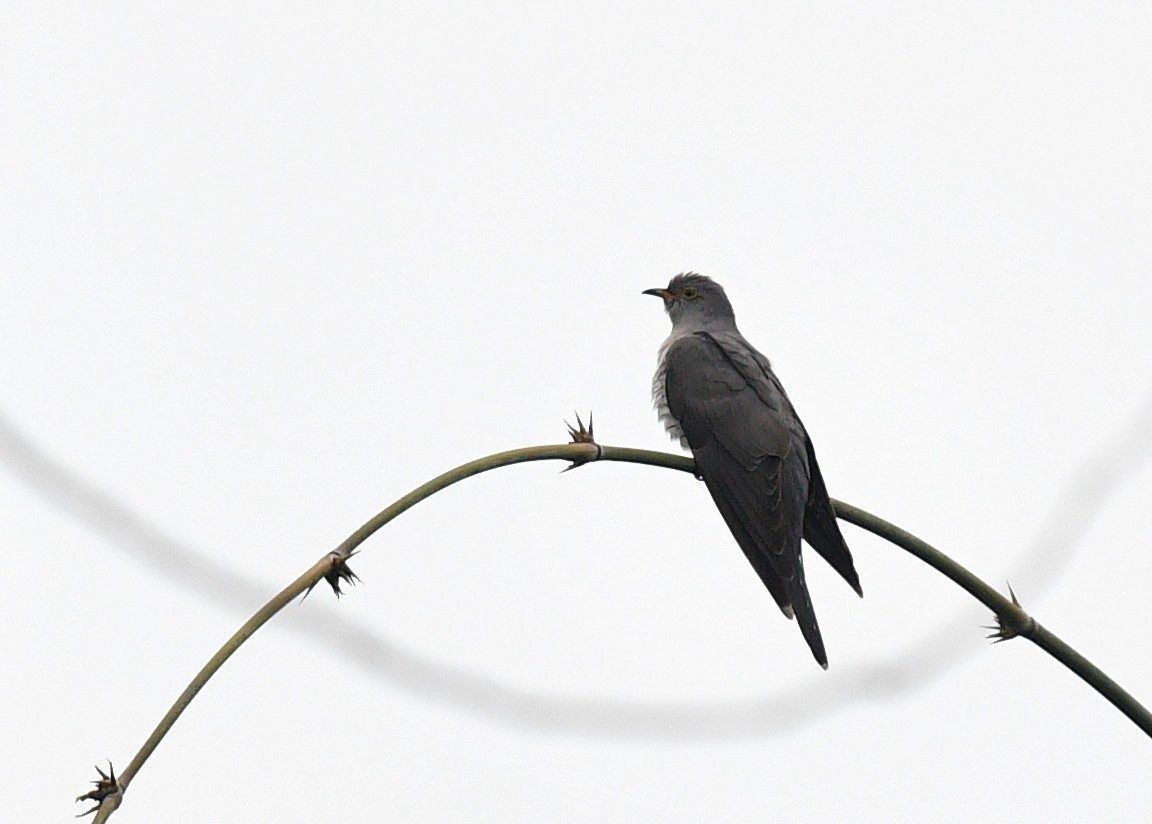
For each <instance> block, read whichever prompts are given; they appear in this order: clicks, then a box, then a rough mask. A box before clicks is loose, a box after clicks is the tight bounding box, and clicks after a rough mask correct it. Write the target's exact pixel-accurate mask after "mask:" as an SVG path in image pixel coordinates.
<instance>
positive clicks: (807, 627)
mask: <svg viewBox="0 0 1152 824" xmlns="http://www.w3.org/2000/svg"><path fill="white" fill-rule="evenodd" d="M788 588H789V590H790V592H789V594H790V595H791V596H792V610H793V611H794V612H795V613H796V623H798V624H799V625H800V632H801V633H802V634H803V635H804V640H805V641H807V642H808V649H810V650H812V657H813V658H815V659H816V663H817V664H819V665H820V666H822V667H823V668H824V669H828V653H826V652H825V651H824V638H823V636H821V635H820V624H818V623H817V622H816V610H814V609H813V608H812V598H811V596H809V594H808V585H807V584H806V583H805V582H804V560H803V558H801V559H800V563H799V565H798V566H797V567H796V577H795V578H793V579H792V581H791V582H790V584H789V587H788Z"/></svg>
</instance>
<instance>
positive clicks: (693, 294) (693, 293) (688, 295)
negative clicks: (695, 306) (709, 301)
mask: <svg viewBox="0 0 1152 824" xmlns="http://www.w3.org/2000/svg"><path fill="white" fill-rule="evenodd" d="M680 294H682V295H683V296H684V298H685V299H686V300H695V299H696V298H698V297H700V290H699V289H697V288H696V287H695V286H685V287H684V291H683V292H681V293H680Z"/></svg>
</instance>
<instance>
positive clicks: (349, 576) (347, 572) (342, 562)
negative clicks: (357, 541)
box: [300, 551, 360, 601]
mask: <svg viewBox="0 0 1152 824" xmlns="http://www.w3.org/2000/svg"><path fill="white" fill-rule="evenodd" d="M355 554H356V552H355V551H352V552H349V553H348V554H347V555H343V554H341V553H339V552H329V553H328V563H329V566H328V571H327V572H325V573H324V577H323V578H321V579H319V580H316V581H314V582H313V583H312V586H310V587H308V589H306V590H305V591H304V598H301V599H300V600H301V601H304V599H305V598H307V597H308V596H309V595H311V594H312V590H313V589H315V588H316V584H318V583H320V580H324V581H327V582H328V586H330V587H332V591H333V592H334V593H336V597H337V598H339V597H340V596H341V595H343V594H344V591H343V590H342V589H340V582H341V581H344V582H345V583H347V584H348V585H350V586H355V585H356V583H357V582H359V580H360V576H358V575H357V574H356V573H355V572H353V571H352V568H351V567H349V566H348V559H349V558H351V557H352V556H353V555H355Z"/></svg>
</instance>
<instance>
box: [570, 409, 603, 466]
mask: <svg viewBox="0 0 1152 824" xmlns="http://www.w3.org/2000/svg"><path fill="white" fill-rule="evenodd" d="M573 414H575V415H576V426H573V425H572V424H570V423H568V421H564V425H565V426H567V427H568V437H569V438H571V439H572V440H571V441H569V443H588V444H592V445H593V446H595V447H596V455H595V457H591V458H581V459H578V460H574V461H572V463H570V464H569V465H568V466H566V467H564V468H563V469H561V470H560V474H561V475H563V474H564V473H565V472H568V471H570V470H573V469H575V468H576V467H578V466H583V465H584V464H586V463H590V462H592V461H597V460H600V458H601V457H602V456H603V454H604V450H603V449H601V447H600V444H598V443H596V436H595V435H594V434H593V433H592V410H588V426H587V427H585V426H584V421H583V420H581V419H580V413H579V412H574V413H573Z"/></svg>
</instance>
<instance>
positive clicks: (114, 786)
mask: <svg viewBox="0 0 1152 824" xmlns="http://www.w3.org/2000/svg"><path fill="white" fill-rule="evenodd" d="M95 769H96V772H98V773H100V777H99V778H98V779H96V780H95V781H93V782H92V783H93V784H95V785H96V789H94V790H89V791H88V792H86V793H84V795H78V796H76V800H77V801H95V802H96V805H95V806H94V807H93V808H92V809H90V810H85V811H84V812H82V813H80V814H78V815H77V816H76V817H77V818H83V817H84V816H87V815H92V814H93V813H95V812H96V811H97V810H99V809H100V804H101V803H103V801H104V799H105V798H107V797H108V796H110V795H116V794H118V793H120V792H121V787H120V782H119V781H117V780H116V771H115V770H113V769H112V762H111V761H109V762H108V772H107V774H105V772H104V770H102V769H100V768H99V767H96V768H95Z"/></svg>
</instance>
